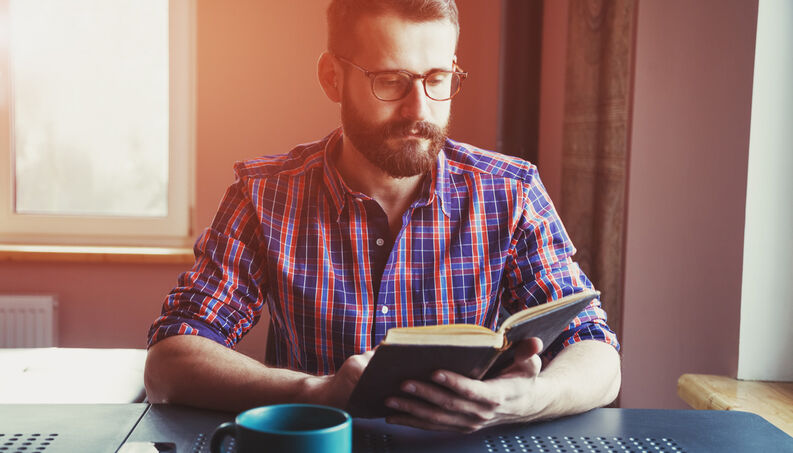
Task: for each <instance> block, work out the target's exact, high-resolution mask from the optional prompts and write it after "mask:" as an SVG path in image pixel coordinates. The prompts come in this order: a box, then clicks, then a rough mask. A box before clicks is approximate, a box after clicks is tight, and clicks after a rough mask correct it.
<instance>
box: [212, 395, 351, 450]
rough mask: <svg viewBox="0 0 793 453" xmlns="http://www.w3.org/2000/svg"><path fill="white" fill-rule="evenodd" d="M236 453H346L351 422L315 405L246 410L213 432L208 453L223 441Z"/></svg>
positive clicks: (337, 411)
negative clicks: (230, 443)
mask: <svg viewBox="0 0 793 453" xmlns="http://www.w3.org/2000/svg"><path fill="white" fill-rule="evenodd" d="M229 436H230V437H233V438H234V441H235V445H236V451H237V453H254V452H256V453H259V452H294V453H350V452H351V451H352V418H351V417H350V415H349V414H348V413H346V412H344V411H343V410H341V409H336V408H333V407H327V406H318V405H315V404H276V405H273V406H263V407H257V408H254V409H250V410H247V411H245V412H242V413H240V414H239V415H237V418H235V419H234V421H233V422H226V423H223V424H221V425H220V426H218V427H217V429H215V432H214V433H213V434H212V440H211V441H210V445H209V446H210V451H211V452H212V453H219V452H220V448H221V445H222V444H223V441H224V440H225V438H226V437H229Z"/></svg>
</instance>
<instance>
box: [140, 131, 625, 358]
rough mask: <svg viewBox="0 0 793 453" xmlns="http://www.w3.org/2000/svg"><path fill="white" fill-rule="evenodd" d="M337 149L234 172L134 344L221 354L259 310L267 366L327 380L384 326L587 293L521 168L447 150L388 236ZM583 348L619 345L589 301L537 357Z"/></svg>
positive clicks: (490, 317) (484, 318)
mask: <svg viewBox="0 0 793 453" xmlns="http://www.w3.org/2000/svg"><path fill="white" fill-rule="evenodd" d="M340 137H341V131H340V130H337V131H335V132H334V133H332V134H331V135H329V136H328V137H326V138H325V139H323V140H321V141H318V142H315V143H310V144H306V145H300V146H298V147H296V148H295V149H293V150H292V151H291V152H290V153H289V154H286V155H277V156H266V157H262V158H259V159H255V160H251V161H246V162H241V163H237V164H236V165H235V167H234V168H235V172H236V174H237V180H236V181H235V182H234V184H232V185H231V187H230V188H229V189H228V191H227V192H226V195H225V198H224V199H223V201H222V202H221V204H220V208H219V210H218V213H217V215H216V216H215V219H214V221H213V222H212V225H211V226H210V227H209V228H208V229H207V230H206V231H205V232H204V233H203V235H202V236H201V237H200V238H199V239H198V241H197V242H196V244H195V254H196V262H195V265H194V266H193V268H192V270H190V271H189V272H186V273H184V274H182V275H181V276H180V278H179V283H178V286H177V287H176V288H174V289H173V290H172V291H171V293H170V294H169V295H168V297H167V298H166V300H165V303H164V305H163V311H162V316H161V317H159V318H158V319H157V320H156V321H155V322H154V324H153V325H152V327H151V330H150V331H149V345H152V344H154V343H156V342H157V341H159V340H162V339H163V338H166V337H169V336H171V335H185V334H187V335H201V336H204V337H207V338H210V339H212V340H214V341H216V342H218V343H221V344H224V345H226V346H228V347H232V348H233V347H235V345H236V344H237V342H238V341H240V340H241V339H242V337H243V336H244V335H245V333H247V332H248V331H249V330H250V329H251V328H252V327H253V326H254V324H256V322H257V321H258V320H259V317H260V315H261V313H262V310H264V308H265V306H266V307H267V308H268V309H269V311H270V315H271V320H272V322H271V326H272V328H273V334H274V339H275V344H276V348H275V350H276V357H275V363H276V365H278V366H280V367H287V368H291V369H295V370H301V371H304V372H308V373H312V374H329V373H333V372H334V371H335V370H337V369H338V368H339V367H340V366H341V364H342V363H343V362H344V360H345V359H346V358H347V357H349V356H350V355H352V354H360V353H362V352H364V351H367V350H369V349H372V348H373V347H375V346H376V345H377V344H378V343H379V342H380V341H381V340H382V339H383V338H384V336H385V334H386V331H388V329H390V328H392V327H406V326H422V325H434V324H446V323H469V324H479V325H482V326H486V327H489V328H491V329H494V328H495V327H496V325H497V323H498V321H499V318H500V316H499V312H500V311H501V310H506V311H508V312H516V311H519V310H522V309H525V308H526V307H531V306H534V305H538V304H542V303H545V302H546V301H548V300H553V299H558V298H560V297H563V296H566V295H569V294H572V293H574V292H576V291H579V290H581V289H583V288H592V284H591V283H590V282H589V280H588V279H587V277H586V276H585V275H584V273H583V272H582V271H581V269H580V268H579V267H578V265H577V264H576V263H575V262H573V260H572V259H571V257H572V255H573V254H574V253H575V249H574V248H573V245H572V243H571V242H570V239H569V238H568V236H567V233H566V232H565V229H564V227H563V226H562V222H561V221H560V220H559V217H558V216H557V214H556V211H555V209H554V207H553V204H552V203H551V201H550V199H549V198H548V195H547V193H546V191H545V188H544V187H543V185H542V183H541V182H540V179H539V176H538V174H537V169H536V167H535V166H533V165H531V164H529V163H528V162H526V161H523V160H520V159H517V158H513V157H508V156H504V155H500V154H496V153H492V152H489V151H484V150H480V149H477V148H474V147H472V146H469V145H465V144H462V143H457V142H454V141H452V140H447V142H446V145H445V147H444V149H443V150H442V152H441V153H440V155H439V158H438V163H437V167H436V170H435V171H434V172H433V174H432V175H428V176H427V177H426V178H425V180H424V182H423V188H422V190H421V192H420V195H419V197H418V199H417V200H416V201H415V202H414V203H413V204H412V205H411V207H410V208H409V209H408V210H407V211H406V212H405V213H404V215H403V216H402V225H403V226H402V229H401V231H400V232H399V233H398V235H397V237H396V238H393V239H392V238H390V235H391V234H390V233H389V227H388V219H387V217H386V215H385V213H384V212H383V210H382V209H381V208H380V206H379V205H378V204H377V202H375V201H374V200H373V199H372V198H371V197H368V196H366V195H364V194H362V193H358V192H354V191H352V190H350V189H349V187H348V186H347V185H346V184H345V183H344V181H343V180H342V179H341V177H340V176H339V174H338V172H337V170H336V168H335V167H334V165H333V161H334V160H333V155H334V153H335V152H337V149H338V147H339V146H340V140H339V139H340ZM501 318H503V316H501ZM587 339H595V340H600V341H604V342H607V343H609V344H612V345H614V346H615V347H617V348H618V347H619V344H618V342H617V338H616V336H615V335H614V333H613V332H612V331H611V329H609V327H608V326H607V325H606V313H605V312H604V311H603V310H602V309H601V308H600V302H599V301H597V300H595V301H593V302H592V304H591V305H590V306H589V307H588V308H587V309H586V310H584V311H583V312H581V313H580V314H579V315H578V317H577V318H576V319H575V320H574V321H573V322H572V323H571V324H570V325H569V327H568V329H567V330H566V331H565V332H564V333H563V334H562V335H561V336H560V337H559V338H558V339H557V340H556V341H555V342H554V344H552V345H551V346H550V347H549V348H548V351H547V354H548V355H549V357H552V356H553V355H555V354H556V353H557V352H558V351H560V350H561V349H562V348H563V347H565V346H567V345H570V344H573V343H575V342H578V341H582V340H587Z"/></svg>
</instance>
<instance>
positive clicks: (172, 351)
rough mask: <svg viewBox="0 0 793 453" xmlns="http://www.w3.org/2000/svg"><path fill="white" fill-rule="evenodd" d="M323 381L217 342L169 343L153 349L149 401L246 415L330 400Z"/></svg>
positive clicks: (184, 339) (186, 339)
mask: <svg viewBox="0 0 793 453" xmlns="http://www.w3.org/2000/svg"><path fill="white" fill-rule="evenodd" d="M322 379H323V378H320V377H315V376H311V375H308V374H304V373H299V372H296V371H291V370H285V369H278V368H268V367H266V366H265V365H263V364H262V363H260V362H257V361H256V360H254V359H251V358H250V357H247V356H245V355H243V354H240V353H238V352H236V351H233V350H231V349H229V348H226V347H224V346H222V345H220V344H217V343H215V342H214V341H212V340H209V339H206V338H203V337H197V336H193V335H180V336H174V337H169V338H166V339H165V340H162V341H161V342H159V343H157V344H155V345H154V346H152V347H151V348H150V349H149V353H148V357H147V359H146V371H145V384H146V393H147V395H148V398H149V401H151V402H153V403H174V404H186V405H190V406H198V407H206V408H212V409H219V410H228V411H240V410H243V409H247V408H250V407H255V406H261V405H266V404H274V403H285V402H313V403H324V404H333V401H324V400H323V393H325V392H322V391H320V387H321V383H322Z"/></svg>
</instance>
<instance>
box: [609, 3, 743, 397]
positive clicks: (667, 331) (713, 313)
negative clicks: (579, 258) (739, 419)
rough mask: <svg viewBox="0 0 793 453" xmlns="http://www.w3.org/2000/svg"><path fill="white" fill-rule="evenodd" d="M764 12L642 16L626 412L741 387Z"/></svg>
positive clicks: (667, 8)
mask: <svg viewBox="0 0 793 453" xmlns="http://www.w3.org/2000/svg"><path fill="white" fill-rule="evenodd" d="M756 17H757V2H756V1H747V0H730V1H725V0H701V1H696V2H691V1H688V0H669V1H664V2H653V1H643V2H640V4H639V11H638V22H637V37H636V60H635V82H634V83H635V86H634V112H633V137H632V140H631V145H630V149H631V157H630V181H629V197H628V198H629V199H628V221H627V227H628V228H627V243H626V257H625V265H626V274H625V282H626V283H625V309H624V318H623V319H624V331H623V338H622V343H623V345H624V349H623V376H624V380H623V382H624V384H623V387H622V400H621V401H622V405H623V406H624V407H661V408H666V407H685V405H684V404H683V403H682V402H681V400H680V399H679V398H678V397H677V396H676V382H677V378H678V377H679V376H680V375H681V374H683V373H710V374H723V375H728V376H735V374H736V370H737V365H738V327H739V313H740V294H741V263H742V252H743V226H744V206H745V195H746V168H747V159H748V157H747V156H748V149H749V121H750V109H751V96H752V73H753V71H752V68H753V62H754V41H755V20H756Z"/></svg>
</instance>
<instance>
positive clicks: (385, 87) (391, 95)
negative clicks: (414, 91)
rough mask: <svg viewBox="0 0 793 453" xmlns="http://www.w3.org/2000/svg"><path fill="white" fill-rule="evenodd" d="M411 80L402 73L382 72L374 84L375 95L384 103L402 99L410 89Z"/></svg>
mask: <svg viewBox="0 0 793 453" xmlns="http://www.w3.org/2000/svg"><path fill="white" fill-rule="evenodd" d="M411 82H412V80H411V78H410V76H408V75H406V74H402V73H400V72H382V73H380V74H377V76H376V77H375V78H374V80H373V82H372V88H373V89H374V95H375V96H377V97H378V98H379V99H382V100H384V101H394V100H397V99H401V98H402V97H403V96H404V95H405V93H407V91H408V90H409V89H410V85H411Z"/></svg>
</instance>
